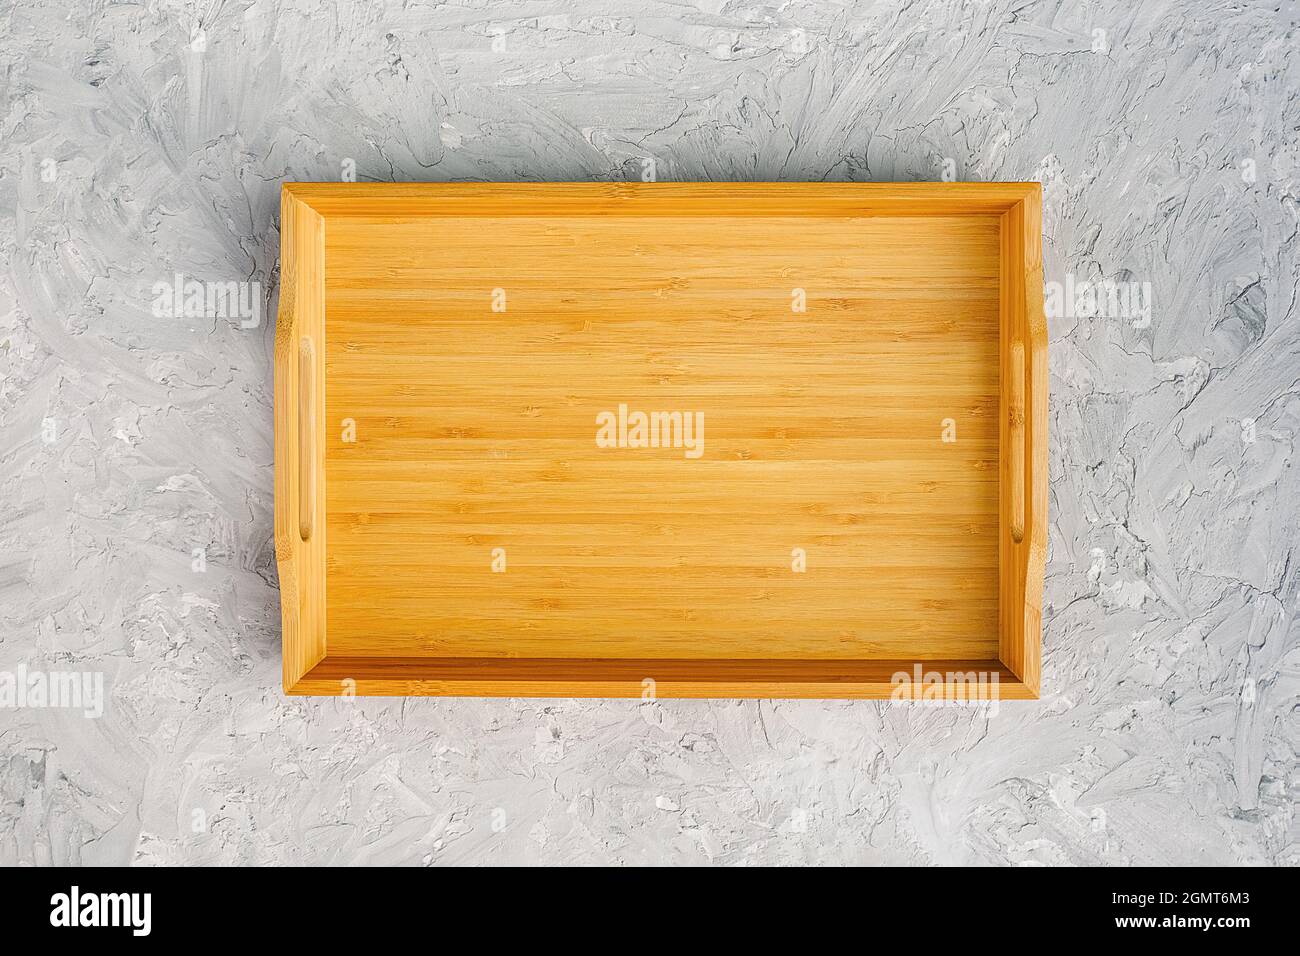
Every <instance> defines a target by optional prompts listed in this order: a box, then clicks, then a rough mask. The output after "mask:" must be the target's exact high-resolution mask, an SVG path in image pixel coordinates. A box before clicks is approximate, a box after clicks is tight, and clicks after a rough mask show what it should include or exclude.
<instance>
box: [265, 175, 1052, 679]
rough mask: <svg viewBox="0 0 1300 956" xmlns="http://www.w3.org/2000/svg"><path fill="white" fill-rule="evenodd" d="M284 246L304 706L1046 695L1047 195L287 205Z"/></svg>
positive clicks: (773, 192) (452, 197)
mask: <svg viewBox="0 0 1300 956" xmlns="http://www.w3.org/2000/svg"><path fill="white" fill-rule="evenodd" d="M281 236H282V240H281V241H282V264H281V270H282V271H281V293H280V314H279V322H278V325H277V328H276V340H275V379H276V381H275V465H276V467H275V499H276V500H275V504H276V510H275V540H276V557H277V560H278V563H279V570H280V587H281V602H282V608H283V620H284V687H285V690H286V691H287V692H288V693H291V694H331V695H337V694H352V693H355V694H388V695H404V694H445V695H508V696H542V697H550V696H555V697H606V696H636V697H651V696H656V697H891V696H894V697H930V696H954V697H974V698H985V697H992V696H998V697H1002V698H1033V697H1036V696H1037V694H1038V685H1039V650H1040V641H1041V638H1040V610H1041V595H1042V585H1043V568H1044V561H1045V557H1046V545H1047V333H1046V325H1045V322H1044V318H1043V300H1042V269H1041V250H1040V194H1039V187H1038V186H1037V184H1032V183H1029V184H1026V183H1014V184H938V183H933V184H932V183H924V184H922V183H915V184H901V185H875V184H839V185H833V184H821V183H815V184H789V185H776V184H734V183H732V184H722V183H716V184H714V183H671V184H670V183H662V184H571V183H555V184H541V185H538V184H498V185H482V184H463V185H444V184H438V185H434V184H419V185H357V184H323V183H322V184H318V183H290V184H286V185H285V187H284V191H283V197H282V223H281ZM674 413H676V414H677V417H676V418H674V417H673V416H674ZM643 416H644V417H643ZM973 675H978V677H977V678H976V677H974V676H973Z"/></svg>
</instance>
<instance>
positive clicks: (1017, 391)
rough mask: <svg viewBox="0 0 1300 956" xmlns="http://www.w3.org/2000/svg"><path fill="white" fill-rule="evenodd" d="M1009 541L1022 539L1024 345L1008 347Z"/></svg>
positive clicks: (1018, 541) (1023, 522) (1017, 344)
mask: <svg viewBox="0 0 1300 956" xmlns="http://www.w3.org/2000/svg"><path fill="white" fill-rule="evenodd" d="M1008 411H1009V413H1010V416H1011V540H1012V541H1014V542H1016V544H1019V543H1020V542H1021V541H1022V540H1024V537H1025V343H1024V342H1021V341H1019V340H1016V341H1015V342H1012V343H1011V395H1010V403H1009V408H1008Z"/></svg>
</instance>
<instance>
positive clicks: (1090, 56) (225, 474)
mask: <svg viewBox="0 0 1300 956" xmlns="http://www.w3.org/2000/svg"><path fill="white" fill-rule="evenodd" d="M1298 19H1300V14H1298V13H1297V9H1296V6H1295V4H1293V3H1283V4H1279V3H1258V2H1222V0H1168V2H1164V0H1156V2H1147V3H1131V2H1128V0H1111V2H1099V3H1093V4H1071V3H1064V2H1061V3H1056V2H1038V3H1035V2H1025V0H988V2H981V0H968V2H959V0H948V2H922V0H916V2H904V0H895V2H871V3H868V2H863V3H852V2H848V3H833V2H797V0H796V2H787V3H762V2H752V3H746V2H738V3H726V2H722V0H706V2H697V3H689V2H661V0H635V2H631V0H611V2H607V3H595V2H581V3H573V2H562V0H533V2H518V3H517V2H504V3H491V4H489V3H486V2H482V0H479V2H474V0H467V2H462V3H454V2H453V3H442V4H434V3H419V2H408V3H400V2H395V0H390V2H376V3H355V4H353V3H348V2H346V0H336V2H332V3H330V2H327V3H321V2H318V0H285V2H272V0H256V2H249V0H231V2H224V3H223V2H205V3H197V4H196V3H180V2H166V0H163V2H144V3H108V2H102V0H100V2H97V0H89V2H75V3H74V2H67V3H42V2H37V0H17V2H15V0H3V2H0V93H2V94H3V105H2V108H0V142H2V143H3V150H2V155H0V250H2V252H3V269H0V375H2V378H0V429H2V432H0V434H2V436H3V442H2V443H0V670H8V671H13V670H14V669H15V668H17V667H18V666H19V665H25V666H27V667H28V668H32V669H42V668H43V669H47V670H48V669H60V668H62V669H76V670H96V671H102V672H103V673H104V674H105V679H106V682H107V690H108V700H107V704H106V712H105V715H104V716H103V717H102V719H99V720H90V719H87V718H85V717H84V716H82V715H81V714H80V713H77V712H70V711H67V710H56V709H5V710H0V863H5V864H13V863H35V864H48V863H59V864H67V863H108V864H125V863H136V864H153V863H181V862H189V863H226V864H234V863H280V862H299V863H354V864H372V863H399V864H420V863H537V862H551V863H559V862H575V863H589V862H592V863H594V862H612V863H709V862H712V863H718V864H738V863H791V862H824V863H850V862H862V863H1016V864H1019V863H1045V864H1092V863H1109V864H1132V863H1155V864H1202V863H1243V864H1292V865H1294V864H1296V863H1297V862H1300V861H1298V860H1297V857H1298V856H1300V854H1298V852H1297V840H1296V824H1295V794H1296V782H1297V781H1296V753H1295V751H1296V744H1297V740H1298V739H1300V734H1298V733H1297V717H1296V702H1297V694H1298V688H1300V682H1298V681H1297V669H1298V666H1300V655H1298V654H1297V635H1298V633H1300V625H1298V624H1297V614H1296V611H1297V590H1298V589H1300V553H1298V552H1300V480H1298V479H1297V464H1296V446H1297V440H1298V435H1300V307H1298V305H1297V281H1298V278H1300V277H1298V272H1300V267H1298V266H1297V258H1298V256H1297V254H1298V252H1300V240H1298V237H1297V234H1298V230H1300V218H1298V214H1297V194H1298V190H1300V186H1298V184H1300V145H1298V140H1300V134H1298V133H1297V129H1298V127H1300V54H1298V53H1297V50H1300V27H1298V25H1297V21H1298ZM196 24H198V25H199V26H200V28H201V29H200V30H195V29H194V27H195V25H196ZM1097 31H1101V32H1097ZM196 47H197V49H196ZM648 157H653V159H654V162H655V169H656V173H657V176H658V178H660V179H679V180H693V179H707V180H784V181H798V180H853V181H871V180H878V181H888V180H929V179H939V178H940V177H941V176H942V174H943V172H944V168H945V159H948V160H951V165H950V166H949V167H948V168H949V169H950V170H952V171H953V172H954V173H955V175H956V178H958V179H971V180H998V179H1002V180H1018V179H1038V180H1041V181H1042V183H1043V184H1044V199H1045V215H1046V222H1045V246H1044V252H1045V256H1046V263H1047V278H1048V279H1049V280H1053V281H1064V280H1065V278H1066V274H1067V273H1070V274H1072V275H1073V276H1074V277H1075V279H1076V280H1087V279H1099V278H1109V279H1115V280H1122V281H1135V282H1149V283H1150V284H1151V290H1152V304H1153V309H1152V318H1151V322H1150V325H1149V326H1148V327H1145V328H1143V327H1140V326H1141V325H1142V323H1141V322H1140V321H1137V322H1135V321H1134V320H1132V319H1131V318H1128V317H1113V316H1108V317H1100V318H1098V317H1092V318H1089V317H1078V316H1070V315H1061V316H1057V317H1054V318H1053V319H1052V322H1051V336H1052V342H1051V369H1052V375H1051V423H1052V430H1053V433H1052V444H1051V509H1052V513H1051V560H1050V563H1049V566H1048V573H1047V587H1046V613H1045V622H1046V623H1045V657H1044V696H1043V699H1042V701H1041V702H1038V703H1032V704H1004V705H1002V707H1001V710H1000V712H999V713H998V714H997V715H996V716H990V715H989V714H988V713H985V712H979V711H975V710H972V709H966V708H956V709H943V710H938V709H918V708H908V707H905V706H897V705H895V706H891V705H888V704H882V703H870V702H863V703H821V702H805V703H794V702H776V703H770V702H764V703H754V702H733V701H716V702H680V701H679V702H660V703H657V704H642V703H639V702H636V701H612V702H582V701H566V700H557V701H519V700H364V701H360V702H357V703H354V704H348V703H345V702H342V701H339V700H315V699H292V700H291V699H286V698H285V697H284V696H283V695H282V693H281V691H280V640H279V610H278V597H279V595H278V592H277V589H276V570H275V562H274V549H273V546H272V529H271V516H272V505H273V493H272V444H271V432H272V427H271V420H272V378H271V348H272V340H273V336H274V327H273V326H274V305H275V287H276V282H277V257H278V242H279V236H278V233H277V217H278V210H279V186H280V183H281V182H282V181H284V180H318V179H319V180H337V179H339V178H340V177H341V175H342V170H343V168H344V165H345V163H346V161H347V160H349V159H350V160H352V161H354V162H355V168H356V172H357V176H358V178H359V179H362V180H381V181H388V180H450V179H482V180H516V179H530V180H549V179H569V180H571V179H578V180H586V179H624V178H639V177H640V175H641V171H642V169H643V168H644V167H643V162H644V160H645V159H646V158H648ZM177 272H180V273H183V274H184V275H185V276H186V277H195V278H198V279H200V280H210V281H228V280H244V281H257V282H259V283H261V285H262V287H263V289H264V291H265V302H264V316H265V318H264V320H263V321H262V322H261V324H260V325H259V326H258V327H257V328H254V329H244V328H240V327H239V324H238V323H236V322H233V321H231V320H228V319H221V318H216V319H201V320H186V319H172V318H161V319H160V318H157V317H155V316H154V315H153V314H152V312H151V301H152V293H151V291H150V290H151V287H152V285H153V284H154V283H155V282H157V281H159V280H170V279H171V277H172V276H173V275H174V274H175V273H177ZM47 420H53V421H54V422H55V426H56V427H55V429H54V437H53V440H50V439H49V433H48V432H47V431H46V428H47ZM1247 420H1250V421H1249V422H1248V421H1247ZM195 548H204V549H206V555H207V558H206V560H207V566H206V571H204V572H202V573H199V572H196V571H194V570H193V569H192V562H193V560H194V557H193V554H194V552H193V549H195Z"/></svg>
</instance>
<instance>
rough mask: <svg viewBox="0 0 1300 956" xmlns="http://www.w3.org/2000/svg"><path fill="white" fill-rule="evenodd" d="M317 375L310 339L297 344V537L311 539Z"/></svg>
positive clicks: (314, 481) (313, 511) (313, 508)
mask: <svg viewBox="0 0 1300 956" xmlns="http://www.w3.org/2000/svg"><path fill="white" fill-rule="evenodd" d="M315 374H316V362H315V350H314V348H313V347H312V342H311V339H310V338H307V337H306V336H303V337H302V338H301V339H299V340H298V537H300V538H301V539H302V540H303V541H307V540H309V539H310V538H311V533H312V523H313V521H314V519H315V515H316V447H315V442H316V389H315V387H314V386H315V383H314V382H313V381H312V378H313V376H314V375H315Z"/></svg>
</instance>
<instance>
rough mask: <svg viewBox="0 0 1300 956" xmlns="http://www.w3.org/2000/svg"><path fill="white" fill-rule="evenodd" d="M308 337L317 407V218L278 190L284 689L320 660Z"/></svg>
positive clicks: (320, 449) (320, 389)
mask: <svg viewBox="0 0 1300 956" xmlns="http://www.w3.org/2000/svg"><path fill="white" fill-rule="evenodd" d="M304 337H308V338H310V339H311V340H312V346H313V348H312V351H311V354H312V367H313V374H312V387H313V390H314V392H315V396H314V397H315V408H316V409H318V410H320V413H323V410H324V408H325V401H324V383H325V220H324V218H323V217H322V216H321V215H320V214H319V213H317V212H316V211H315V210H313V209H312V208H311V207H309V206H308V205H307V204H306V203H303V202H301V201H300V200H298V199H296V198H295V197H294V196H293V195H292V194H291V192H290V191H289V190H288V189H286V190H284V192H283V193H282V195H281V201H280V309H279V315H278V317H277V319H276V327H275V557H276V565H277V568H278V570H279V575H280V616H281V621H282V626H283V664H284V675H283V677H284V687H285V690H290V689H291V688H292V687H293V686H294V685H295V684H297V683H298V682H299V680H301V678H302V676H303V675H304V674H306V673H307V672H308V671H309V670H310V669H311V668H312V667H314V666H316V665H317V664H318V663H320V661H321V660H322V659H323V658H324V657H325V488H324V478H325V454H324V448H325V442H324V423H323V421H322V420H321V417H320V413H318V414H317V417H316V431H317V433H318V434H317V436H316V439H317V440H316V441H315V443H314V449H315V455H314V458H315V460H314V461H312V462H311V463H310V466H311V467H313V468H315V475H316V485H315V509H314V511H315V514H314V520H313V522H312V525H313V530H312V534H311V536H310V538H309V539H308V540H306V541H304V540H303V538H302V536H301V532H300V520H301V516H300V512H299V507H300V497H301V494H302V477H303V473H302V468H301V464H302V463H301V462H300V461H299V449H300V447H301V446H300V441H299V438H300V436H299V433H298V429H299V407H300V403H301V401H302V399H303V397H304V396H303V394H302V388H301V385H302V383H301V382H300V347H301V345H300V343H301V342H302V340H303V338H304Z"/></svg>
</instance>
